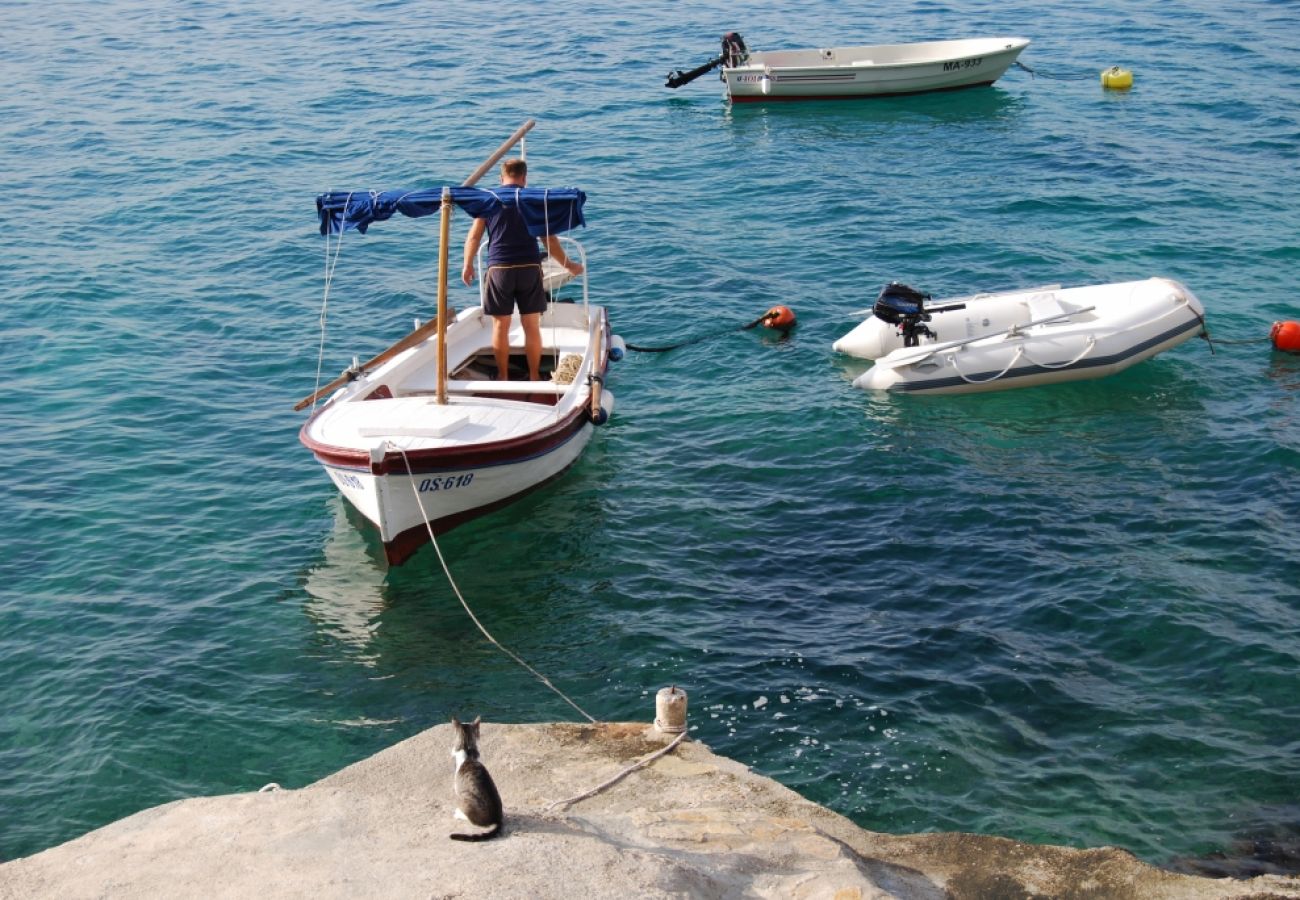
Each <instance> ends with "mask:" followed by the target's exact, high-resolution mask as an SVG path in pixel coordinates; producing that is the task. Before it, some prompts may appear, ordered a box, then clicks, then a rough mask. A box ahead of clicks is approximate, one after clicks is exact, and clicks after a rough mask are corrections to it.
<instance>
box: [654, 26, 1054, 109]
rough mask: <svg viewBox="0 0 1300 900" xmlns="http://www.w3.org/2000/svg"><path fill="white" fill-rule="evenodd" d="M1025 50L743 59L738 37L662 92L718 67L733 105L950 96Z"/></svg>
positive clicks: (899, 48) (899, 50) (992, 41)
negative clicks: (934, 94) (935, 94)
mask: <svg viewBox="0 0 1300 900" xmlns="http://www.w3.org/2000/svg"><path fill="white" fill-rule="evenodd" d="M1028 45H1029V41H1028V40H1027V39H1025V38H1017V37H989V38H966V39H961V40H947V41H924V42H918V43H911V44H869V45H863V46H855V47H824V48H817V49H808V50H755V51H749V50H748V49H747V48H746V47H745V45H744V41H743V39H742V38H741V37H740V36H739V35H737V34H735V33H729V34H728V35H726V36H725V37H724V38H723V52H722V55H721V56H719V57H718V58H717V59H716V60H714V61H713V62H712V63H706V64H705V66H701V67H700V68H698V69H695V70H692V71H691V72H688V73H683V72H677V73H675V74H673V75H670V76H669V79H668V86H669V87H677V86H680V85H681V84H685V83H687V82H688V81H690V80H692V79H693V78H695V77H698V76H699V75H700V74H703V72H704V71H707V69H708V68H711V67H713V66H714V65H718V66H721V77H722V81H723V82H724V83H725V84H726V86H727V96H728V97H730V99H731V100H732V102H734V103H753V102H766V101H777V100H835V99H845V98H855V97H883V96H894V95H899V94H921V93H928V92H930V91H952V90H957V89H959V88H968V87H978V86H980V85H988V84H992V83H993V82H995V81H997V80H998V79H999V78H1000V77H1002V74H1003V73H1004V72H1006V70H1007V69H1008V68H1010V66H1011V65H1012V64H1013V63H1015V61H1016V58H1017V57H1018V56H1019V55H1020V52H1021V51H1022V50H1024V49H1025V47H1027V46H1028Z"/></svg>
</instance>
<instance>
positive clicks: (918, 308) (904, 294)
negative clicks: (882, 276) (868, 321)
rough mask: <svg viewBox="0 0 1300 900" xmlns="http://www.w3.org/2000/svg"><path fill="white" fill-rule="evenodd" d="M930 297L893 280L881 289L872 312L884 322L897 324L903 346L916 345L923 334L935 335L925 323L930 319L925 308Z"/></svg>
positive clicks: (931, 336)
mask: <svg viewBox="0 0 1300 900" xmlns="http://www.w3.org/2000/svg"><path fill="white" fill-rule="evenodd" d="M929 299H931V298H930V295H929V294H923V293H921V292H920V291H918V290H917V289H916V288H914V287H909V286H908V285H906V284H900V283H899V282H897V281H891V282H889V284H887V285H885V286H884V287H883V288H881V289H880V296H878V297H876V305H875V306H873V307H872V308H871V314H872V315H874V316H875V317H876V318H877V319H880V320H881V321H882V322H888V323H889V324H890V325H897V326H898V333H899V334H901V335H902V336H903V346H904V347H915V346H917V345H918V344H920V343H921V335H925V336H926V337H928V338H934V337H935V335H934V332H933V331H931V330H930V329H929V328H927V327H926V326H925V325H924V324H923V323H925V322H928V321H930V313H928V312H926V310H925V301H927V300H929Z"/></svg>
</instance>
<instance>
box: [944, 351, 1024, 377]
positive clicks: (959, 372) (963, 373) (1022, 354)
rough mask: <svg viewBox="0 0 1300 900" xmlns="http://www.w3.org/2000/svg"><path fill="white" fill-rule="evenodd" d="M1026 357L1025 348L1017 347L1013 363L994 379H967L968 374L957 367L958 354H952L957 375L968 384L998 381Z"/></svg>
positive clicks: (1012, 357) (1012, 359) (1008, 364)
mask: <svg viewBox="0 0 1300 900" xmlns="http://www.w3.org/2000/svg"><path fill="white" fill-rule="evenodd" d="M1024 355H1025V348H1024V347H1023V346H1022V347H1017V348H1016V352H1015V353H1013V354H1011V362H1009V363H1007V366H1006V368H1005V369H1003V370H1002V371H1001V372H999V373H998V374H996V375H994V376H993V377H992V378H967V377H966V373H965V372H963V371H962V370H961V366H959V365H957V354H956V353H954V354H952V367H953V368H954V369H956V370H957V374H958V375H959V376H961V380H962V381H964V382H966V383H967V384H988V383H989V382H990V381H997V380H998V379H999V378H1001V377H1002V376H1003V375H1005V374H1007V373H1008V372H1010V371H1011V367H1012V366H1014V365H1015V364H1016V363H1017V362H1018V361H1019V359H1020V357H1022V356H1024Z"/></svg>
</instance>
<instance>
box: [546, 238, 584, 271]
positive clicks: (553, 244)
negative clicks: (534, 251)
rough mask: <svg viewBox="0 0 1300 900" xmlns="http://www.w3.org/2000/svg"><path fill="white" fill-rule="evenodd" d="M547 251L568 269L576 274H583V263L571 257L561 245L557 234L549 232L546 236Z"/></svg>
mask: <svg viewBox="0 0 1300 900" xmlns="http://www.w3.org/2000/svg"><path fill="white" fill-rule="evenodd" d="M546 251H547V252H548V253H550V254H551V258H552V259H554V260H555V261H556V262H557V263H559V264H560V265H562V266H564V268H566V269H568V270H569V271H570V272H572V273H573V274H574V275H581V274H582V263H577V262H574V261H573V260H571V259H569V257H568V254H566V253H565V252H564V248H562V247H561V246H560V239H559V237H558V236H557V235H554V234H548V235H547V236H546Z"/></svg>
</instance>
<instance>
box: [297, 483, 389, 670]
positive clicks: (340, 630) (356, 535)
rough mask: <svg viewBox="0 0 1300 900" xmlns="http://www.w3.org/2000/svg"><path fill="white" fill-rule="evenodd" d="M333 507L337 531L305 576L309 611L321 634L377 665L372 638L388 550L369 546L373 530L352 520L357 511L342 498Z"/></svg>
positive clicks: (333, 501) (334, 500)
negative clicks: (364, 530) (362, 529)
mask: <svg viewBox="0 0 1300 900" xmlns="http://www.w3.org/2000/svg"><path fill="white" fill-rule="evenodd" d="M330 506H331V507H333V511H334V527H333V530H332V531H331V532H330V535H329V537H327V538H326V539H325V544H324V547H323V548H322V551H321V554H322V555H321V560H320V562H319V563H318V564H317V565H315V566H313V567H312V568H310V569H308V570H307V573H306V575H305V577H304V578H303V591H304V592H305V593H306V595H307V600H306V607H305V608H306V612H307V615H308V617H310V618H311V620H312V621H313V622H315V623H316V627H317V628H318V629H319V630H320V632H321V634H323V635H325V636H326V637H328V638H331V639H333V640H336V641H338V642H339V643H341V644H345V645H347V646H348V647H350V648H352V649H353V650H356V651H359V657H360V661H362V662H365V663H368V664H372V663H373V653H372V651H371V643H372V641H373V639H374V633H375V630H376V628H377V627H378V620H379V616H380V614H381V613H382V612H383V610H384V602H385V601H384V578H385V574H386V573H385V567H384V565H383V563H382V551H381V553H380V554H379V555H377V554H376V553H375V548H373V547H369V546H367V543H368V538H370V535H369V534H368V533H367V532H363V531H361V530H360V529H358V528H357V525H356V523H354V522H353V521H351V516H357V514H355V513H351V512H350V508H349V506H348V504H347V503H345V502H344V501H343V498H342V497H340V496H338V495H335V496H333V497H331V498H330ZM357 518H360V516H357Z"/></svg>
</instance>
